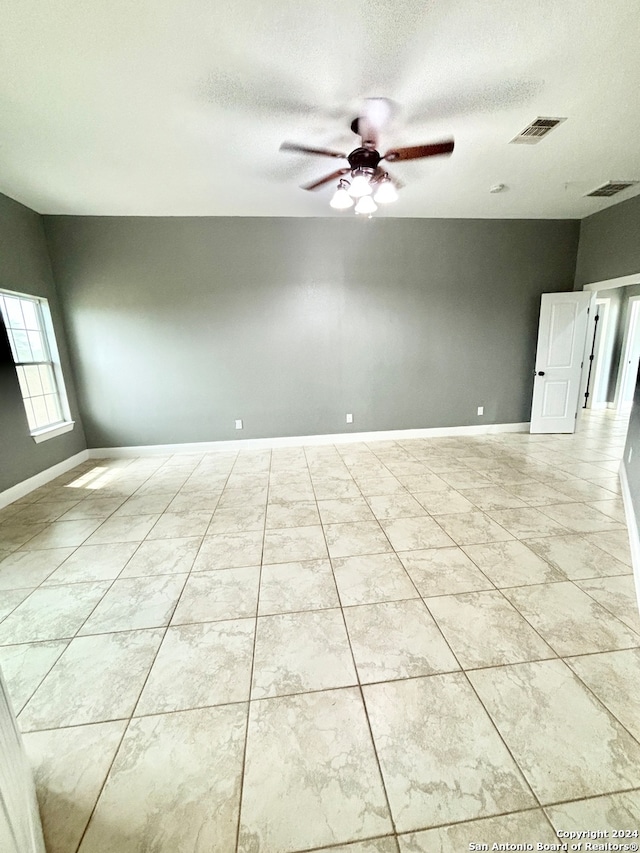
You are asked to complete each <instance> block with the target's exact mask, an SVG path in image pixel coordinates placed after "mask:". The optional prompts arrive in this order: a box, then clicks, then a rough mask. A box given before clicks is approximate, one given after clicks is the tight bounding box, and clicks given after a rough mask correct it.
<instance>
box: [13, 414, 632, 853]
mask: <svg viewBox="0 0 640 853" xmlns="http://www.w3.org/2000/svg"><path fill="white" fill-rule="evenodd" d="M625 432H626V422H625V420H624V419H616V418H614V417H612V415H611V414H610V413H606V412H603V413H593V414H591V415H590V416H589V417H588V418H586V419H585V421H584V423H583V425H582V427H581V429H580V432H579V433H578V434H577V435H576V436H530V435H525V434H512V435H507V434H503V435H496V436H487V437H481V438H442V439H431V440H407V441H397V442H393V441H384V442H382V441H381V442H371V443H367V444H343V445H337V446H321V447H305V448H288V449H287V448H285V449H277V450H273V451H242V452H240V453H226V452H224V453H210V454H204V455H202V454H201V455H194V456H172V457H164V458H160V457H153V458H139V459H127V460H118V461H113V460H112V461H96V460H94V461H91V462H89V463H87V464H85V465H83V466H80V467H79V468H78V469H76V470H75V471H73V472H71V473H70V474H67V475H65V476H64V477H62V478H60V479H59V480H57V481H55V482H53V483H50V484H49V485H47V486H45V487H43V488H41V489H38V490H37V491H36V492H33V493H31V494H30V495H28V496H27V497H26V498H24V499H23V500H20V501H19V502H17V503H15V504H12V505H11V506H9V507H7V508H5V509H3V510H1V511H0V556H1V558H2V559H1V561H0V666H1V667H2V669H3V671H4V674H5V677H6V679H7V682H8V685H9V689H10V693H11V695H12V698H13V702H14V704H15V709H16V712H17V713H18V714H19V722H20V725H21V727H22V730H23V732H24V733H25V742H26V747H27V750H28V753H29V756H30V758H31V761H32V763H33V766H34V768H35V773H36V780H37V787H38V793H39V798H40V803H41V811H42V816H43V822H44V829H45V835H46V839H47V845H48V851H49V853H75V851H77V850H79V851H80V853H138V851H140V853H142V851H149V853H150V852H151V851H153V853H183V851H184V853H193V851H199V853H212V851H214V853H234V852H235V851H236V850H237V851H241V853H285V851H289V852H290V853H292V851H307V850H317V849H322V850H324V851H334V853H335V851H337V850H343V851H345V853H398V852H399V853H427V851H428V853H431V851H436V853H437V851H441V853H453V851H462V850H468V849H469V844H470V843H472V842H473V843H477V844H478V843H488V844H489V849H491V844H493V843H523V842H529V843H533V844H537V843H542V844H545V843H547V844H553V843H554V841H555V842H556V843H557V838H556V835H555V831H556V830H558V829H562V830H566V831H584V830H610V831H611V830H614V829H629V830H634V829H640V703H639V702H638V699H637V697H638V695H640V617H639V616H638V610H637V604H636V599H635V592H634V587H633V580H632V575H631V568H630V556H629V547H628V541H627V532H626V529H625V520H624V513H623V508H622V505H621V500H620V497H619V482H618V476H617V470H618V465H619V459H620V456H621V453H622V449H623V445H624V437H625ZM343 845H346V846H343Z"/></svg>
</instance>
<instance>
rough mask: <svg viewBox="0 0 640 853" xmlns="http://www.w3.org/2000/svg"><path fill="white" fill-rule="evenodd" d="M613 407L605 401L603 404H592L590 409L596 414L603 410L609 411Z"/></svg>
mask: <svg viewBox="0 0 640 853" xmlns="http://www.w3.org/2000/svg"><path fill="white" fill-rule="evenodd" d="M611 405H612V404H611V403H607V402H604V401H603V402H602V403H592V404H591V405H590V406H589V408H590V409H591V411H592V412H596V411H599V410H601V409H607V408H609V406H611Z"/></svg>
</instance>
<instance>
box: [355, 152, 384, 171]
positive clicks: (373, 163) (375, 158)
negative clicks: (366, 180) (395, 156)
mask: <svg viewBox="0 0 640 853" xmlns="http://www.w3.org/2000/svg"><path fill="white" fill-rule="evenodd" d="M347 160H348V161H349V165H350V166H351V170H352V171H355V170H356V169H372V170H374V171H375V170H376V169H377V168H378V163H379V162H380V160H382V157H381V156H380V154H379V153H378V152H377V151H375V150H372V149H371V148H356V149H354V150H353V151H352V152H351V154H349V156H348V157H347Z"/></svg>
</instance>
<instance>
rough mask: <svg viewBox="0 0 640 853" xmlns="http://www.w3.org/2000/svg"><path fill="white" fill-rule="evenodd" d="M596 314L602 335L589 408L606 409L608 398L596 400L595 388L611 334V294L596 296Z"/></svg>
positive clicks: (594, 355)
mask: <svg viewBox="0 0 640 853" xmlns="http://www.w3.org/2000/svg"><path fill="white" fill-rule="evenodd" d="M595 316H598V317H599V318H600V319H599V320H598V326H599V329H600V331H599V334H600V337H599V339H598V346H597V348H596V351H595V352H594V354H593V365H592V369H591V389H592V390H591V391H589V397H588V399H587V409H606V408H607V401H606V400H601V401H599V402H596V401H595V400H594V393H595V390H594V389H595V388H597V387H598V386H599V384H600V380H601V378H602V365H603V363H604V355H605V346H606V343H607V335H608V334H609V322H610V319H611V297H610V296H598V297H597V298H596V303H595V313H594V317H595ZM587 369H588V367H587Z"/></svg>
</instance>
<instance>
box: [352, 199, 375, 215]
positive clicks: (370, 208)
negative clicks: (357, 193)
mask: <svg viewBox="0 0 640 853" xmlns="http://www.w3.org/2000/svg"><path fill="white" fill-rule="evenodd" d="M377 209H378V205H377V204H376V203H375V201H374V200H373V198H372V197H371V196H370V195H363V196H362V198H359V199H358V203H357V204H356V206H355V208H354V210H355V212H356V213H365V214H367V215H371V214H372V213H375V212H376V210H377Z"/></svg>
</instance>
